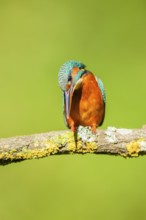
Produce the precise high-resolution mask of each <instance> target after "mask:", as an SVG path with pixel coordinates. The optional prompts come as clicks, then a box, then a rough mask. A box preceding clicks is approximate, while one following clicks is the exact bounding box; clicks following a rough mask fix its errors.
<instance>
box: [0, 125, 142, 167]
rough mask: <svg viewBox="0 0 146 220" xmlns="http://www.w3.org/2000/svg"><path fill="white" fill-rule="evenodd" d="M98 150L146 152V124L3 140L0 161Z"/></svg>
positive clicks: (127, 154) (129, 153)
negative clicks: (135, 127) (141, 126)
mask: <svg viewBox="0 0 146 220" xmlns="http://www.w3.org/2000/svg"><path fill="white" fill-rule="evenodd" d="M70 153H72V154H75V153H81V154H85V153H95V154H112V155H121V156H124V157H137V156H139V155H143V154H146V127H143V128H141V129H122V128H119V129H117V128H114V127H108V128H107V129H106V130H99V129H97V133H96V134H95V135H94V134H92V132H91V130H90V129H88V128H87V127H81V126H80V127H79V129H78V134H77V135H74V134H73V132H71V131H58V132H49V133H43V134H34V135H30V136H18V137H12V138H1V139H0V164H1V165H5V164H9V163H12V162H17V161H21V160H26V159H33V158H42V157H46V156H49V155H55V154H70Z"/></svg>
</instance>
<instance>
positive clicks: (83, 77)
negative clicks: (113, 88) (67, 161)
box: [58, 60, 106, 133]
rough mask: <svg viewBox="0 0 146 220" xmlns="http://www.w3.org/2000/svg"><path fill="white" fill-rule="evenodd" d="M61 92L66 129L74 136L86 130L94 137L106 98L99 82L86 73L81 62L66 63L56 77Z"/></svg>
mask: <svg viewBox="0 0 146 220" xmlns="http://www.w3.org/2000/svg"><path fill="white" fill-rule="evenodd" d="M58 83H59V86H60V88H61V90H62V91H63V114H64V119H65V123H66V125H67V127H68V128H69V129H71V130H72V131H73V132H76V131H77V128H78V127H79V126H88V127H90V128H91V131H92V132H93V133H96V129H97V127H98V126H101V125H102V123H103V121H104V117H105V106H106V94H105V89H104V85H103V83H102V80H101V79H100V78H99V77H96V76H95V75H94V74H93V73H92V72H91V71H89V70H86V66H85V65H84V64H83V63H82V62H78V61H75V60H69V61H67V62H65V63H64V64H63V65H62V66H61V67H60V70H59V73H58Z"/></svg>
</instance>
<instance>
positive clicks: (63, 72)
mask: <svg viewBox="0 0 146 220" xmlns="http://www.w3.org/2000/svg"><path fill="white" fill-rule="evenodd" d="M74 67H78V68H79V69H84V68H85V65H84V64H83V63H80V62H77V61H75V60H69V61H67V62H65V63H64V64H63V65H62V66H61V68H60V70H59V74H58V82H59V85H60V88H61V89H62V90H63V91H65V90H66V85H67V83H68V80H69V77H70V75H71V72H72V69H73V68H74Z"/></svg>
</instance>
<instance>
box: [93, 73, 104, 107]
mask: <svg viewBox="0 0 146 220" xmlns="http://www.w3.org/2000/svg"><path fill="white" fill-rule="evenodd" d="M95 78H96V81H97V83H98V86H99V88H100V91H101V94H102V98H103V101H104V104H106V94H105V89H104V85H103V82H102V80H101V79H100V78H99V77H97V76H95Z"/></svg>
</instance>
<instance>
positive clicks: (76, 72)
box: [58, 60, 86, 118]
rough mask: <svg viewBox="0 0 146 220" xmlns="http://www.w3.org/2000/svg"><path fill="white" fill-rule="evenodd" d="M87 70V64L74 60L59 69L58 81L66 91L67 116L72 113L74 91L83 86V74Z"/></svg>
mask: <svg viewBox="0 0 146 220" xmlns="http://www.w3.org/2000/svg"><path fill="white" fill-rule="evenodd" d="M85 71H86V70H85V65H84V64H83V63H80V62H77V61H74V60H70V61H67V62H66V63H64V64H63V65H62V66H61V68H60V70H59V74H58V82H59V86H60V88H61V89H62V90H63V92H64V98H65V107H66V117H67V118H68V117H69V114H70V108H71V101H72V96H73V93H74V91H75V90H77V89H79V88H80V87H81V85H82V75H83V74H84V73H85Z"/></svg>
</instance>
